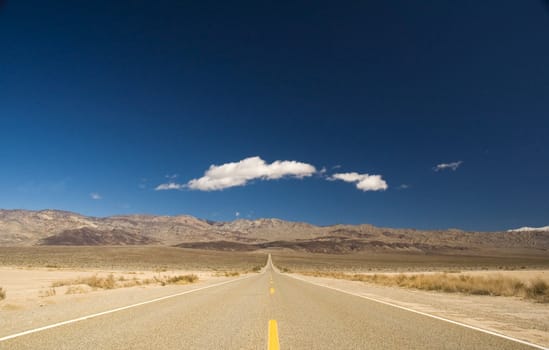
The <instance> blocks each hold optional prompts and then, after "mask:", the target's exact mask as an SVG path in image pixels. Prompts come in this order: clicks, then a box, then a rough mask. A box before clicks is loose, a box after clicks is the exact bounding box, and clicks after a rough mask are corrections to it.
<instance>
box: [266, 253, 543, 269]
mask: <svg viewBox="0 0 549 350" xmlns="http://www.w3.org/2000/svg"><path fill="white" fill-rule="evenodd" d="M272 258H273V263H274V264H275V265H276V266H277V267H278V268H279V269H280V270H284V269H289V270H293V271H327V272H330V271H345V272H348V273H370V272H403V273H407V272H425V271H435V272H444V271H478V270H501V271H512V270H525V269H526V270H535V269H541V270H546V269H548V268H549V255H548V254H547V253H546V252H544V253H543V254H541V253H540V254H537V255H536V254H531V253H524V252H517V251H513V252H511V251H498V252H488V251H477V252H476V254H416V253H399V254H397V253H368V254H365V253H357V254H339V255H336V254H310V253H297V252H276V253H274V252H273V253H272Z"/></svg>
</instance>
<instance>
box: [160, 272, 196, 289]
mask: <svg viewBox="0 0 549 350" xmlns="http://www.w3.org/2000/svg"><path fill="white" fill-rule="evenodd" d="M159 281H160V282H159V283H160V284H161V285H163V286H164V285H166V284H189V283H195V282H196V281H198V276H197V275H194V274H191V275H178V276H171V277H165V278H163V279H160V280H159Z"/></svg>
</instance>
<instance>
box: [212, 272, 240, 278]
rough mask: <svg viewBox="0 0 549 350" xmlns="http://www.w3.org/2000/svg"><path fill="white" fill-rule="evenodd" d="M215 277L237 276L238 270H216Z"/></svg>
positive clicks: (238, 274)
mask: <svg viewBox="0 0 549 350" xmlns="http://www.w3.org/2000/svg"><path fill="white" fill-rule="evenodd" d="M214 276H215V277H238V276H240V272H238V271H218V272H216V273H215V274H214Z"/></svg>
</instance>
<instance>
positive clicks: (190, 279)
mask: <svg viewBox="0 0 549 350" xmlns="http://www.w3.org/2000/svg"><path fill="white" fill-rule="evenodd" d="M197 281H198V276H196V275H194V274H191V275H177V276H160V275H159V276H155V277H154V278H148V279H137V278H136V277H134V278H131V279H128V278H125V277H124V276H120V277H118V278H115V277H114V275H113V274H109V275H108V276H107V277H101V276H98V275H93V276H89V277H79V278H75V279H70V280H61V281H55V282H53V283H52V284H51V286H52V288H55V287H63V286H68V287H69V288H68V289H67V291H66V294H77V293H86V290H85V289H84V288H83V287H82V286H84V285H85V286H88V287H91V288H92V289H115V288H128V287H135V286H142V285H149V284H160V285H162V286H165V285H167V284H189V283H195V282H197Z"/></svg>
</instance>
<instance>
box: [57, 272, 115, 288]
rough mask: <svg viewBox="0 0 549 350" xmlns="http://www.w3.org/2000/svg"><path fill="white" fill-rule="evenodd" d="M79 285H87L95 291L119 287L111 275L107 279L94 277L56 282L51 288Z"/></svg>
mask: <svg viewBox="0 0 549 350" xmlns="http://www.w3.org/2000/svg"><path fill="white" fill-rule="evenodd" d="M78 284H85V285H88V286H90V287H92V288H94V289H96V288H101V289H113V288H116V287H117V285H116V281H115V279H114V276H113V274H110V275H108V276H107V277H99V276H97V275H93V276H90V277H79V278H76V279H73V280H63V281H55V282H53V283H52V284H51V286H52V287H61V286H72V285H78Z"/></svg>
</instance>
